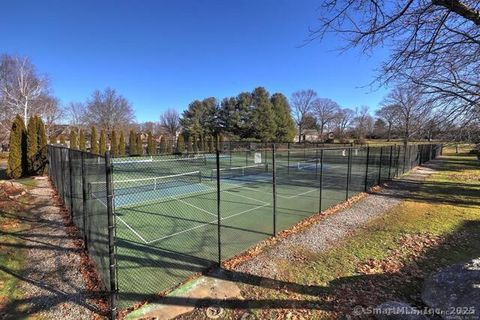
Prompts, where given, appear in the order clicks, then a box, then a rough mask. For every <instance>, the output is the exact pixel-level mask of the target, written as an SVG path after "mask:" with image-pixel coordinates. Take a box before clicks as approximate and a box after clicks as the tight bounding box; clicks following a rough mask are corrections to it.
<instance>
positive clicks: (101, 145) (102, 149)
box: [98, 129, 107, 155]
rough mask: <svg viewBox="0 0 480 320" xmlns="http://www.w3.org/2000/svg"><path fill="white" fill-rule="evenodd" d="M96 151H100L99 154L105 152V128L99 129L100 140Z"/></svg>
mask: <svg viewBox="0 0 480 320" xmlns="http://www.w3.org/2000/svg"><path fill="white" fill-rule="evenodd" d="M98 151H99V152H100V154H101V155H104V154H105V152H107V135H106V133H105V129H102V130H101V131H100V142H99V147H98Z"/></svg>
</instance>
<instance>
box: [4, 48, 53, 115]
mask: <svg viewBox="0 0 480 320" xmlns="http://www.w3.org/2000/svg"><path fill="white" fill-rule="evenodd" d="M0 94H1V95H2V98H1V99H0V100H1V101H2V108H4V111H3V113H4V114H6V115H8V116H9V117H10V119H12V118H13V117H14V116H15V115H16V114H20V115H21V116H22V117H23V121H24V122H25V124H26V123H27V121H28V119H29V117H30V116H31V115H33V114H35V113H41V110H39V109H38V108H39V107H41V104H39V103H38V100H39V99H40V97H42V96H47V95H48V81H47V79H46V78H45V77H41V76H39V75H38V74H37V71H36V69H35V66H34V65H33V64H32V63H31V62H30V60H29V59H28V58H21V57H17V56H9V55H3V56H1V57H0Z"/></svg>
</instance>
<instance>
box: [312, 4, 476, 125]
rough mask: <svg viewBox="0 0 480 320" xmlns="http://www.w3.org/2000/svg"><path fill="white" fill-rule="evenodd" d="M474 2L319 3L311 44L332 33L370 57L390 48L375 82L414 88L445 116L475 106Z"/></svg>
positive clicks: (474, 107) (348, 45) (455, 114)
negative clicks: (399, 84) (406, 84)
mask: <svg viewBox="0 0 480 320" xmlns="http://www.w3.org/2000/svg"><path fill="white" fill-rule="evenodd" d="M479 12H480V2H479V1H478V0H463V1H460V0H406V1H376V0H324V1H323V6H322V10H321V14H320V15H321V16H320V25H319V26H318V28H316V29H314V30H312V33H311V40H312V39H317V38H322V37H323V36H324V35H325V34H326V33H329V32H334V33H336V34H338V35H339V36H341V37H343V38H344V39H345V41H346V43H347V45H346V46H345V47H344V49H348V48H350V47H360V48H361V49H363V51H364V52H366V53H370V52H373V50H374V49H375V48H376V47H384V46H389V47H391V48H392V51H391V55H390V57H389V58H388V59H387V60H386V61H384V63H383V65H382V68H381V73H380V74H379V77H378V80H379V81H380V83H384V82H390V81H392V80H395V81H400V82H402V83H414V84H415V85H416V86H417V87H418V88H419V89H420V91H421V93H422V94H423V95H424V96H426V98H427V99H428V100H429V102H430V104H431V105H432V106H435V107H437V108H438V109H439V110H442V113H443V114H445V115H448V116H457V115H458V114H459V113H462V112H466V111H468V112H472V109H477V110H478V108H479V105H480V81H479V79H480V78H479V77H480V76H479V75H480V59H479V58H478V57H479V50H480V13H479Z"/></svg>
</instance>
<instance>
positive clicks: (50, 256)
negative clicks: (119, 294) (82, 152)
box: [16, 178, 101, 320]
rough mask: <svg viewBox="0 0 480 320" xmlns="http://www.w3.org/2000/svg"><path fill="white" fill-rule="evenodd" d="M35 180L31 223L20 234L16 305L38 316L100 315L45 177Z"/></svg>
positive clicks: (64, 317)
mask: <svg viewBox="0 0 480 320" xmlns="http://www.w3.org/2000/svg"><path fill="white" fill-rule="evenodd" d="M38 182H39V185H38V187H36V188H34V189H31V190H29V193H30V194H31V195H32V196H33V198H34V200H33V203H32V204H31V208H30V210H29V212H31V214H32V222H31V226H32V227H31V229H29V230H27V231H25V232H24V234H22V235H21V236H22V238H23V239H24V240H25V245H26V246H27V247H28V248H29V252H28V261H27V265H26V269H25V270H24V273H23V274H22V275H21V279H22V280H23V281H22V291H23V292H24V297H23V298H22V299H20V300H17V301H16V303H17V308H20V309H23V310H27V313H28V314H31V315H36V316H38V317H39V318H41V319H62V320H67V319H92V318H101V316H100V315H99V313H100V311H99V310H98V307H97V306H96V305H95V304H94V303H93V302H94V299H95V296H94V293H93V292H91V291H89V290H88V289H87V282H86V280H85V278H84V276H83V275H82V273H80V268H82V258H81V255H80V253H81V251H80V249H79V248H78V247H77V246H76V245H75V242H74V239H73V238H72V237H70V236H69V235H68V233H67V228H66V227H65V224H64V222H63V218H62V215H61V213H60V208H59V207H58V206H55V205H54V202H53V199H52V196H53V190H52V188H51V187H50V183H49V182H48V180H47V179H45V178H40V179H39V180H38Z"/></svg>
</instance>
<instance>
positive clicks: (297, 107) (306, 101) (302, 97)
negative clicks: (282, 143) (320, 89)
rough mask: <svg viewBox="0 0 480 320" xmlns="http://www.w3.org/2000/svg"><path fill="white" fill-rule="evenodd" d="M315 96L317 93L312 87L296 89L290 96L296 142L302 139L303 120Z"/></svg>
mask: <svg viewBox="0 0 480 320" xmlns="http://www.w3.org/2000/svg"><path fill="white" fill-rule="evenodd" d="M316 98H317V93H316V92H315V91H313V90H312V89H308V90H300V91H296V92H294V93H293V94H292V97H291V98H290V105H291V106H292V113H293V118H294V120H295V123H296V124H297V127H298V142H301V140H302V132H303V129H304V127H305V122H306V120H307V118H308V116H309V115H311V112H312V110H313V101H314V100H315V99H316Z"/></svg>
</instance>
